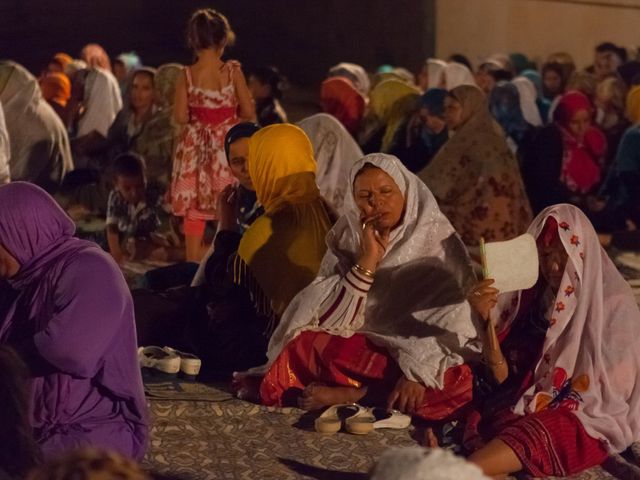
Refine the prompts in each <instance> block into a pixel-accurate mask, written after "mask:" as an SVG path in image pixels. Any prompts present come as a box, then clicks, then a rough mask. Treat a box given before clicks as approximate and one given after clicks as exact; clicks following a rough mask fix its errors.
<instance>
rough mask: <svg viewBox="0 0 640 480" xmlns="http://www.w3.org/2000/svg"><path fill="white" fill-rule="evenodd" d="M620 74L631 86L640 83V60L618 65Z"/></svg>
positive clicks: (628, 85)
mask: <svg viewBox="0 0 640 480" xmlns="http://www.w3.org/2000/svg"><path fill="white" fill-rule="evenodd" d="M618 75H620V78H622V80H624V82H625V83H626V84H627V87H629V88H631V87H633V86H635V85H639V84H640V62H639V61H637V60H632V61H630V62H627V63H625V64H624V65H620V66H619V67H618Z"/></svg>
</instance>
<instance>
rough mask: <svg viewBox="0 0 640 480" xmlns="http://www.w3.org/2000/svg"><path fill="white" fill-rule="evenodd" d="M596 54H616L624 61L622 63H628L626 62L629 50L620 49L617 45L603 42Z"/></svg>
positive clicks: (597, 48)
mask: <svg viewBox="0 0 640 480" xmlns="http://www.w3.org/2000/svg"><path fill="white" fill-rule="evenodd" d="M596 52H598V53H605V52H611V53H615V54H616V55H617V56H618V57H620V60H622V63H626V61H627V49H626V48H624V47H619V46H617V45H616V44H615V43H611V42H603V43H601V44H599V45H598V46H596Z"/></svg>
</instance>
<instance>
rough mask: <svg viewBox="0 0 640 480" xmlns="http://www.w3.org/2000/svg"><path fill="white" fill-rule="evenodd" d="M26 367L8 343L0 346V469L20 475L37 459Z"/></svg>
mask: <svg viewBox="0 0 640 480" xmlns="http://www.w3.org/2000/svg"><path fill="white" fill-rule="evenodd" d="M27 378H28V373H27V367H26V365H25V364H24V363H23V362H22V360H21V359H20V357H19V356H18V354H17V353H16V352H15V351H14V350H13V349H12V348H10V347H8V346H6V345H3V346H0V405H2V409H1V412H0V445H3V446H4V447H3V448H0V469H2V470H5V471H6V472H7V473H8V474H9V475H11V476H13V477H15V478H23V477H24V476H25V475H26V473H27V471H28V470H30V469H31V468H32V467H34V466H35V465H36V464H37V463H39V462H40V460H41V452H40V448H39V447H38V445H37V443H36V442H35V440H34V439H33V434H32V432H31V425H30V423H29V413H28V412H29V397H28V395H27Z"/></svg>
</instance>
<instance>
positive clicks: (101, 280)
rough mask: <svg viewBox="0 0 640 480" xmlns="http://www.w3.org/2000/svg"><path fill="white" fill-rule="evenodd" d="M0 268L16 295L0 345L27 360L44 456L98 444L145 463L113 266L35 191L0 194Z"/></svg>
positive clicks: (8, 189) (137, 381)
mask: <svg viewBox="0 0 640 480" xmlns="http://www.w3.org/2000/svg"><path fill="white" fill-rule="evenodd" d="M0 205H2V209H0V253H2V255H3V259H4V261H5V262H8V263H7V264H8V265H11V267H10V268H8V269H3V270H0V273H1V274H2V277H4V278H6V279H7V281H8V283H9V287H7V288H9V289H10V291H11V293H12V300H11V302H10V303H9V305H8V308H7V309H5V310H4V311H3V312H2V317H0V343H3V344H4V343H8V344H10V345H12V346H14V347H15V348H16V349H18V351H19V353H20V354H21V356H22V358H23V360H25V361H27V362H28V363H29V367H30V371H31V378H30V382H29V383H30V391H31V405H32V414H31V423H32V427H33V429H34V435H35V437H36V440H37V441H38V442H39V443H40V444H41V446H42V449H43V451H44V453H45V455H55V454H56V453H59V452H60V451H61V450H63V449H66V448H69V446H72V445H78V444H84V445H86V444H94V445H100V446H103V447H106V448H112V449H116V450H118V451H120V452H122V453H124V454H126V455H129V456H133V457H136V458H141V457H142V456H143V455H144V452H145V450H146V440H147V433H148V432H147V418H146V404H145V401H144V392H143V389H142V380H141V377H140V370H139V367H138V361H137V354H136V337H135V330H134V328H135V325H134V319H133V305H132V301H131V296H130V293H129V290H128V288H127V285H126V283H125V282H124V279H123V277H122V274H121V272H120V271H119V269H118V267H117V265H116V264H115V263H114V262H113V260H111V258H110V257H109V256H108V255H107V254H106V253H105V252H103V251H102V250H101V249H100V248H99V247H98V246H97V245H95V244H93V243H90V242H85V241H82V240H78V239H76V238H73V234H74V230H75V227H74V225H73V223H72V222H71V220H70V219H69V218H68V217H67V216H66V214H65V213H64V212H63V211H62V210H61V209H60V207H59V206H58V205H57V204H56V203H55V201H54V200H53V199H52V198H51V197H49V196H48V195H47V194H46V193H45V192H44V191H43V190H41V189H39V188H38V187H36V186H34V185H30V184H27V183H22V182H16V183H12V184H9V185H5V186H3V187H0Z"/></svg>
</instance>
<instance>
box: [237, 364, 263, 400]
mask: <svg viewBox="0 0 640 480" xmlns="http://www.w3.org/2000/svg"><path fill="white" fill-rule="evenodd" d="M261 383H262V377H261V376H257V375H242V374H239V373H237V372H236V373H234V374H233V380H231V391H232V392H233V394H234V395H235V396H236V397H238V398H239V399H240V400H246V401H247V402H253V403H260V384H261Z"/></svg>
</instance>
